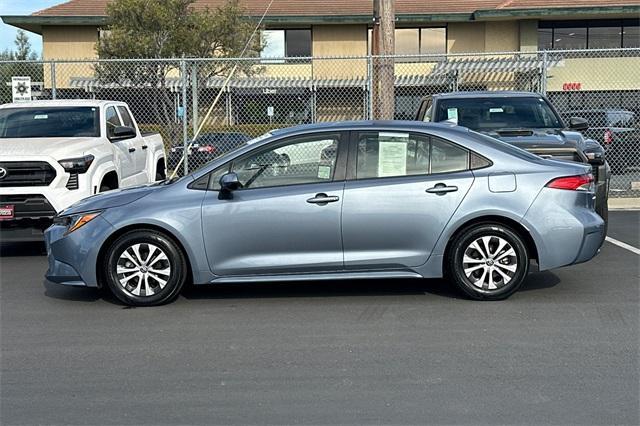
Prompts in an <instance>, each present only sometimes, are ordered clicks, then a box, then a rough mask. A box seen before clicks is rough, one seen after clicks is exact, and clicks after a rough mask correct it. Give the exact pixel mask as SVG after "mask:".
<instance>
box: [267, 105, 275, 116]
mask: <svg viewBox="0 0 640 426" xmlns="http://www.w3.org/2000/svg"><path fill="white" fill-rule="evenodd" d="M273 112H274V110H273V107H272V106H268V107H267V115H268V116H269V117H273Z"/></svg>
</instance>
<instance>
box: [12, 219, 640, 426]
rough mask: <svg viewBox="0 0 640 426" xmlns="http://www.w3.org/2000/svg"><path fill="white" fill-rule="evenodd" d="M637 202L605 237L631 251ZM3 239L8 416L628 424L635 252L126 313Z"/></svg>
mask: <svg viewBox="0 0 640 426" xmlns="http://www.w3.org/2000/svg"><path fill="white" fill-rule="evenodd" d="M639 223H640V212H632V211H616V212H612V213H611V224H610V229H609V236H610V237H611V238H614V239H615V240H618V241H621V242H624V243H626V244H629V245H631V246H634V247H640V229H639ZM42 251H43V249H42V247H41V246H40V245H33V244H28V245H16V244H12V245H6V244H5V245H3V246H2V247H1V249H0V252H1V255H2V258H1V259H0V274H1V287H0V288H1V292H0V298H1V299H0V307H1V318H0V319H1V328H0V331H1V335H0V338H1V344H2V358H1V367H2V371H1V377H0V392H1V406H0V422H1V423H2V424H164V423H167V424H168V423H171V424H176V423H180V424H228V423H244V424H283V423H306V424H338V423H340V424H345V423H347V424H354V423H359V424H362V423H369V424H371V423H386V424H424V423H431V424H444V423H448V424H452V423H453V424H482V423H503V424H520V423H536V424H570V423H571V424H613V423H615V424H638V423H639V422H640V418H639V410H640V406H639V402H638V395H639V394H640V392H639V382H640V373H639V371H640V366H639V347H638V341H639V310H638V309H639V297H638V296H639V287H638V281H639V275H640V274H639V273H640V257H639V256H638V255H637V254H635V253H633V252H631V251H629V250H626V249H624V248H621V247H619V246H617V245H614V244H611V243H608V242H607V243H605V245H604V247H603V250H602V253H601V254H600V255H599V256H598V257H596V258H595V259H594V260H592V261H591V262H589V263H586V264H582V265H576V266H572V267H568V268H564V269H560V270H555V271H552V272H542V273H534V274H532V275H531V276H530V277H529V279H528V280H527V282H526V283H525V286H524V288H523V290H521V291H520V292H518V293H516V294H515V295H514V296H513V297H512V298H511V299H509V300H507V301H504V302H493V303H478V302H472V301H469V300H465V299H462V298H460V297H459V296H458V294H457V293H455V292H453V291H451V290H450V289H449V288H448V286H447V283H446V282H444V281H441V280H429V281H425V282H420V281H376V282H346V281H341V282H335V283H326V282H318V283H304V284H296V283H292V284H267V283H265V284H259V285H236V286H223V287H213V286H209V287H201V288H195V289H188V290H187V291H186V292H185V294H184V296H183V297H181V298H180V299H178V301H177V302H176V303H174V304H171V305H168V306H162V307H157V308H144V309H140V308H137V309H130V308H125V307H123V306H121V305H119V304H117V303H116V302H115V301H114V300H112V299H111V298H108V297H107V298H104V297H103V296H102V295H101V293H99V292H98V291H95V290H91V289H82V288H66V287H58V286H55V285H53V284H48V283H44V282H43V278H42V276H43V274H44V271H45V269H46V258H45V257H44V255H43V252H42Z"/></svg>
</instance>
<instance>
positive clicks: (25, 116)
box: [0, 100, 165, 241]
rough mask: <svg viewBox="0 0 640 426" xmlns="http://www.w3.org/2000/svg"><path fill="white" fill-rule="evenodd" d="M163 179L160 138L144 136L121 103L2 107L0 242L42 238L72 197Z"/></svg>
mask: <svg viewBox="0 0 640 426" xmlns="http://www.w3.org/2000/svg"><path fill="white" fill-rule="evenodd" d="M164 178H165V153H164V144H163V141H162V137H161V136H160V135H158V134H142V133H141V132H140V130H139V129H138V126H137V124H136V122H135V120H134V118H133V115H132V114H131V111H130V110H129V107H128V106H127V104H125V103H122V102H112V101H95V100H59V101H34V102H27V103H18V104H6V105H2V106H0V207H1V208H0V240H3V241H7V240H36V239H39V240H42V231H43V230H44V229H45V228H47V227H48V226H49V225H51V221H52V220H53V217H54V216H55V215H56V214H57V213H58V212H60V211H62V210H64V209H66V208H67V207H69V206H71V205H72V204H74V203H76V202H77V201H79V200H81V199H83V198H85V197H88V196H90V195H93V194H97V193H98V192H104V191H108V190H112V189H117V188H124V187H129V186H134V185H140V184H145V183H150V182H154V181H156V180H162V179H164Z"/></svg>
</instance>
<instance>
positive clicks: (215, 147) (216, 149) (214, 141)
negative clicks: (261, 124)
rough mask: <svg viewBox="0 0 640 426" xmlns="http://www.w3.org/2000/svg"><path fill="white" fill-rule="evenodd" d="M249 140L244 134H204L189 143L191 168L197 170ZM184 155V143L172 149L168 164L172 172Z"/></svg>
mask: <svg viewBox="0 0 640 426" xmlns="http://www.w3.org/2000/svg"><path fill="white" fill-rule="evenodd" d="M249 140H251V137H250V136H247V135H245V134H244V133H234V132H228V133H227V132H218V133H203V134H201V135H200V136H198V137H197V138H196V139H195V140H194V141H189V142H188V145H191V147H190V149H189V154H188V155H189V164H190V167H191V168H194V169H197V168H199V167H201V166H202V165H204V164H205V163H208V162H209V161H211V160H213V159H214V158H216V157H219V156H221V155H222V154H224V153H226V152H229V151H231V150H234V149H236V148H238V147H239V146H242V145H243V144H245V143H247V141H249ZM183 153H184V144H183V143H182V142H181V143H178V144H175V145H173V146H172V147H171V149H170V150H169V162H168V164H169V169H170V170H175V168H176V167H178V164H179V163H180V159H181V158H182V156H183ZM179 171H181V170H179Z"/></svg>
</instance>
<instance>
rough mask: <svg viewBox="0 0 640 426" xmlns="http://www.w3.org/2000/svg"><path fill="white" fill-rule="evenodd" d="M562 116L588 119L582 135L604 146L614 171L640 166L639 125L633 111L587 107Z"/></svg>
mask: <svg viewBox="0 0 640 426" xmlns="http://www.w3.org/2000/svg"><path fill="white" fill-rule="evenodd" d="M562 115H563V117H564V118H565V120H568V119H570V117H575V116H579V117H584V118H585V119H587V120H588V121H589V128H588V129H586V130H583V131H582V134H583V135H584V137H585V138H589V139H593V140H596V141H598V142H599V143H600V144H601V145H602V146H603V147H604V149H605V152H606V155H607V161H608V162H609V163H610V164H611V170H612V173H614V174H623V173H625V171H626V169H627V168H628V167H634V166H636V167H637V166H640V128H639V126H638V117H637V116H636V114H635V113H634V112H632V111H626V110H623V109H591V110H588V109H586V110H576V111H567V112H565V113H563V114H562Z"/></svg>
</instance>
